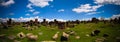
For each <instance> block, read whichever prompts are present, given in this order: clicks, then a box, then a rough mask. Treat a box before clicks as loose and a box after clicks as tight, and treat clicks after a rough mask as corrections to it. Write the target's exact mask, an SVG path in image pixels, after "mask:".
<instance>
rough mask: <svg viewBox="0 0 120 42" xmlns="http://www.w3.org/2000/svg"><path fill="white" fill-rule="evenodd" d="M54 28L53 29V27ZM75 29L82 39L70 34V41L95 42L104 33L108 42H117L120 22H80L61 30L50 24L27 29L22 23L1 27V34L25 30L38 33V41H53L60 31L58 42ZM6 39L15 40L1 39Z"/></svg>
mask: <svg viewBox="0 0 120 42" xmlns="http://www.w3.org/2000/svg"><path fill="white" fill-rule="evenodd" d="M51 28H52V29H51ZM96 29H98V30H100V31H101V32H100V34H99V35H98V36H94V37H91V36H89V37H87V36H86V35H87V34H90V33H91V32H92V31H94V30H96ZM69 30H73V31H75V32H76V34H77V35H78V36H80V39H75V36H74V35H73V36H70V37H69V40H68V42H94V41H95V39H96V38H101V37H102V36H103V34H108V35H109V37H107V38H106V42H116V37H120V34H119V33H120V24H110V23H106V24H104V23H101V22H100V23H97V24H95V23H86V24H83V23H81V24H78V25H76V26H75V27H74V28H70V29H64V30H60V29H58V28H57V27H49V26H40V27H39V28H37V29H35V30H32V31H30V30H26V29H25V28H24V27H22V25H15V26H13V27H11V28H8V29H1V28H0V35H1V34H6V36H9V35H15V36H16V37H17V34H18V33H19V32H24V33H25V34H27V33H33V34H36V35H38V40H37V41H36V42H41V41H51V40H52V36H53V35H54V34H55V33H56V32H58V31H59V32H60V33H59V38H58V39H57V40H56V41H57V42H60V35H62V32H63V31H65V32H66V31H69ZM39 33H42V35H39ZM15 39H16V40H19V41H21V42H35V41H30V40H29V39H28V38H23V39H20V38H18V37H17V38H15ZM2 41H6V42H13V40H9V39H8V38H7V37H6V38H4V39H1V40H0V42H2Z"/></svg>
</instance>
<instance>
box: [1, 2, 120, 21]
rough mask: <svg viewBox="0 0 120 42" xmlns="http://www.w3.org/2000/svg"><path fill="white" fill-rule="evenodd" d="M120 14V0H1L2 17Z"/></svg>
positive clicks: (80, 17)
mask: <svg viewBox="0 0 120 42" xmlns="http://www.w3.org/2000/svg"><path fill="white" fill-rule="evenodd" d="M119 14H120V0H102V1H101V0H0V18H20V17H22V18H30V17H36V16H37V17H39V18H47V19H63V20H77V19H78V20H82V19H88V18H92V17H96V18H99V17H104V18H110V17H112V16H113V15H119Z"/></svg>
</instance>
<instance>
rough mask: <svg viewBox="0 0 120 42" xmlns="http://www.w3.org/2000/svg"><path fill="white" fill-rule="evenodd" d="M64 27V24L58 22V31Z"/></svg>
mask: <svg viewBox="0 0 120 42" xmlns="http://www.w3.org/2000/svg"><path fill="white" fill-rule="evenodd" d="M65 28H66V25H65V22H58V29H65Z"/></svg>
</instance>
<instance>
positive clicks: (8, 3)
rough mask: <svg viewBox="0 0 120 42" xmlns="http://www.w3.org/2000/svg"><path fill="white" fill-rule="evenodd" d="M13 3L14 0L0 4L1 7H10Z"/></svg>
mask: <svg viewBox="0 0 120 42" xmlns="http://www.w3.org/2000/svg"><path fill="white" fill-rule="evenodd" d="M14 3H15V2H14V0H9V1H7V2H5V1H4V2H2V3H0V4H1V5H3V6H9V5H11V4H14Z"/></svg>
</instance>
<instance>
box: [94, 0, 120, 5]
mask: <svg viewBox="0 0 120 42" xmlns="http://www.w3.org/2000/svg"><path fill="white" fill-rule="evenodd" d="M94 1H95V2H94V3H96V4H115V5H120V0H94Z"/></svg>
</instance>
